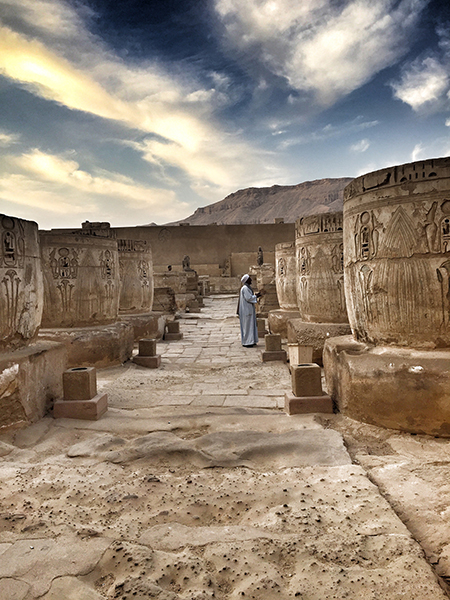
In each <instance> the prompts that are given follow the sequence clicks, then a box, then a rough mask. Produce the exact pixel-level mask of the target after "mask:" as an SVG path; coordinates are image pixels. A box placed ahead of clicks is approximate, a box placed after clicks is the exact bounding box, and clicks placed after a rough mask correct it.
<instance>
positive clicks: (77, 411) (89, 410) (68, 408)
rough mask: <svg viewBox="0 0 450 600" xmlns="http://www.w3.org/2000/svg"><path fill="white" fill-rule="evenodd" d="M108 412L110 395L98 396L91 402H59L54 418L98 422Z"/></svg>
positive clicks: (56, 405) (55, 405) (55, 407)
mask: <svg viewBox="0 0 450 600" xmlns="http://www.w3.org/2000/svg"><path fill="white" fill-rule="evenodd" d="M107 410H108V395H107V394H97V395H96V396H95V397H94V398H92V399H91V400H57V401H56V402H55V404H54V406H53V417H54V418H55V419H83V420H86V421H97V420H98V419H100V417H101V416H102V415H104V414H105V412H106V411H107Z"/></svg>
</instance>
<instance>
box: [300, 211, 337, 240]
mask: <svg viewBox="0 0 450 600" xmlns="http://www.w3.org/2000/svg"><path fill="white" fill-rule="evenodd" d="M336 231H342V213H325V214H323V215H314V216H310V217H303V218H301V219H299V221H298V222H297V225H296V236H297V237H300V236H305V235H315V234H317V233H334V232H336Z"/></svg>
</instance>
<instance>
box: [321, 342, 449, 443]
mask: <svg viewBox="0 0 450 600" xmlns="http://www.w3.org/2000/svg"><path fill="white" fill-rule="evenodd" d="M324 366H325V377H326V381H327V389H328V392H329V394H330V395H331V397H332V398H333V400H334V401H335V402H336V403H337V406H338V408H339V410H340V411H341V412H342V413H343V414H345V415H347V416H349V417H351V418H352V419H356V420H358V421H364V422H366V423H370V424H372V425H378V426H380V427H387V428H389V429H397V430H400V431H407V432H410V433H421V434H428V435H433V436H438V437H450V349H447V350H414V349H407V348H398V347H393V346H368V345H367V344H363V343H359V342H357V341H356V340H354V338H353V337H352V336H343V337H340V338H334V339H330V340H328V341H327V343H326V344H325V348H324Z"/></svg>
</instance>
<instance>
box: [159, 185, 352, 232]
mask: <svg viewBox="0 0 450 600" xmlns="http://www.w3.org/2000/svg"><path fill="white" fill-rule="evenodd" d="M351 181H352V177H341V178H338V179H317V180H315V181H305V182H304V183H299V184H298V185H273V186H272V187H267V188H246V189H244V190H238V191H237V192H234V193H233V194H230V195H229V196H227V197H226V198H224V199H223V200H220V201H219V202H215V203H214V204H210V205H208V206H204V207H202V208H197V210H196V211H195V212H194V213H193V214H192V215H191V216H190V217H187V218H186V219H183V220H182V221H176V222H175V223H170V225H176V224H178V223H189V224H190V225H209V224H210V223H217V224H218V225H245V224H249V223H273V222H274V220H275V219H281V218H282V219H284V222H285V223H292V222H294V221H295V220H296V219H298V218H299V217H302V216H305V215H314V214H318V213H326V212H335V211H338V210H342V204H343V192H344V188H345V186H346V185H348V184H349V183H350V182H351Z"/></svg>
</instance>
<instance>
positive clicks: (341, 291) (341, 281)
mask: <svg viewBox="0 0 450 600" xmlns="http://www.w3.org/2000/svg"><path fill="white" fill-rule="evenodd" d="M337 286H338V290H339V308H340V309H341V311H342V312H344V311H345V308H346V305H345V289H344V276H342V277H339V279H338V280H337Z"/></svg>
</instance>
